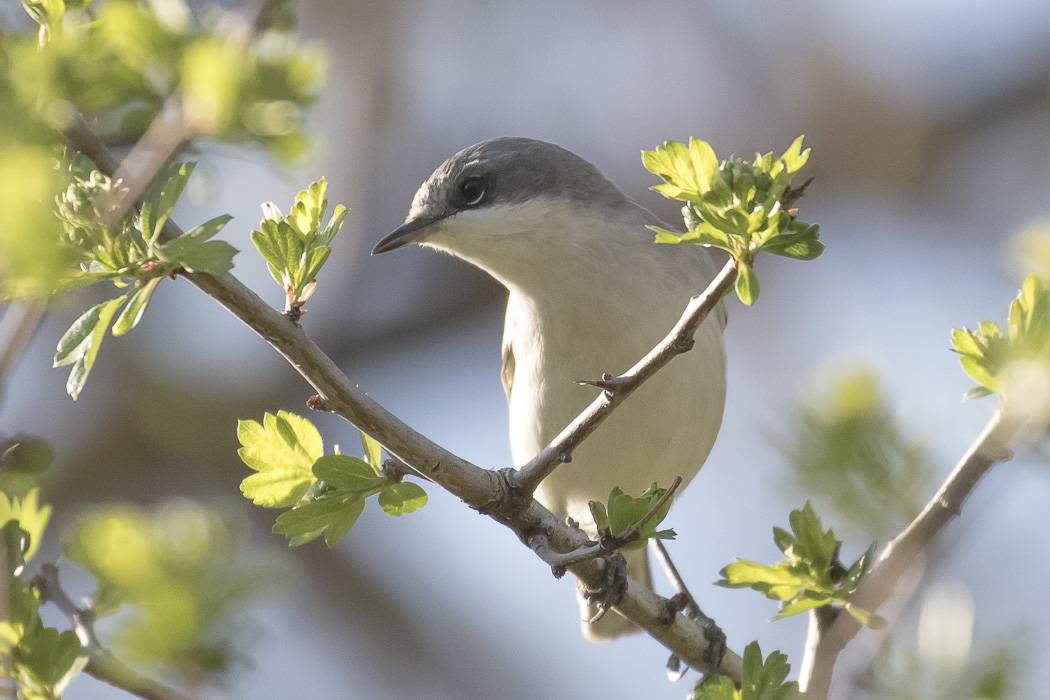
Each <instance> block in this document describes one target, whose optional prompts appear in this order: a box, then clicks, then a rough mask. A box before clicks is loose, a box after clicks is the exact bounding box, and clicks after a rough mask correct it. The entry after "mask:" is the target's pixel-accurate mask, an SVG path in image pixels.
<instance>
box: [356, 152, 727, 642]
mask: <svg viewBox="0 0 1050 700" xmlns="http://www.w3.org/2000/svg"><path fill="white" fill-rule="evenodd" d="M647 225H656V226H661V227H664V228H669V227H668V226H667V225H666V224H664V223H663V222H661V221H660V220H659V219H658V218H657V217H656V216H655V215H653V214H652V213H651V212H650V211H648V210H647V209H645V208H644V207H642V206H640V205H638V204H636V203H635V202H634V201H632V200H631V199H630V198H629V197H628V196H627V195H625V194H624V193H623V192H622V191H621V190H620V188H619V187H617V186H616V185H615V184H614V183H613V182H612V181H610V180H609V179H608V178H606V177H605V176H604V175H603V174H602V173H601V172H600V171H599V170H598V168H597V167H596V166H594V165H593V164H592V163H590V162H588V161H587V160H585V159H584V158H582V157H581V156H578V155H577V154H575V153H573V152H572V151H570V150H568V149H566V148H563V147H561V146H557V145H555V144H552V143H547V142H544V141H539V140H536V139H530V138H522V137H503V138H496V139H492V140H489V141H484V142H482V143H478V144H476V145H474V146H471V147H469V148H466V149H464V150H462V151H460V152H458V153H456V154H455V155H453V156H452V157H450V158H448V159H447V160H446V161H445V162H444V163H442V164H441V165H440V166H439V167H438V168H437V169H436V170H435V171H434V172H433V174H432V175H431V176H430V177H429V178H428V179H427V180H426V181H425V182H424V183H423V184H422V185H421V186H420V187H419V190H418V191H417V192H416V194H415V196H414V198H413V199H412V204H411V207H410V209H409V212H408V215H407V217H406V219H405V222H404V224H403V225H402V226H400V227H398V228H397V229H396V230H395V231H393V232H392V233H391V234H390V235H388V236H386V237H385V238H383V239H382V240H381V241H380V242H379V243H378V244H377V245H376V246H375V248H374V249H373V251H372V254H373V255H378V254H380V253H385V252H388V251H392V250H395V249H398V248H402V247H404V246H407V245H409V244H416V245H419V246H422V247H424V248H432V249H436V250H438V251H442V252H444V253H448V254H451V255H453V256H454V257H456V258H459V259H461V260H464V261H466V262H468V263H470V264H472V265H475V266H476V267H478V268H480V269H482V270H484V271H485V272H487V273H488V274H489V275H491V276H492V277H493V278H495V279H496V280H497V281H498V282H500V283H501V284H502V285H503V286H504V287H506V289H507V290H508V298H507V311H506V317H505V321H504V329H503V342H502V370H501V379H502V384H503V388H504V390H505V392H506V396H507V401H508V406H509V433H510V448H511V456H512V458H513V460H514V466H515V467H517V468H520V467H521V466H523V465H524V464H526V463H527V462H528V461H529V460H531V459H532V458H533V457H534V456H535V455H536V454H537V453H538V452H539V451H540V450H541V449H543V447H545V446H546V445H547V444H548V443H549V442H551V441H552V440H553V439H554V438H555V437H556V436H557V435H558V433H560V432H561V431H562V429H564V428H565V426H566V425H568V424H569V423H570V422H571V421H572V420H573V419H574V418H575V417H576V416H577V415H578V414H579V413H580V412H581V411H582V410H583V409H584V408H586V407H587V405H588V404H589V403H590V402H591V401H592V400H593V399H594V393H593V388H591V390H590V391H588V388H587V387H586V386H581V385H580V384H579V383H578V382H580V381H581V380H588V379H591V380H593V379H597V378H600V377H602V376H603V374H606V373H609V374H612V375H614V376H615V375H617V374H620V373H622V372H624V371H626V370H627V369H629V368H630V367H631V366H633V365H634V364H635V363H636V362H637V361H638V360H639V359H640V358H641V357H643V356H644V355H645V353H647V352H648V351H649V350H650V349H652V348H653V346H655V345H656V344H657V343H658V342H659V341H660V340H661V339H662V338H663V337H664V336H665V335H667V333H668V332H669V331H670V330H671V328H672V326H673V325H674V323H675V322H676V321H677V320H678V318H679V317H680V315H681V313H682V310H683V308H684V306H685V304H686V303H687V302H688V300H689V298H690V297H691V296H693V295H695V294H698V293H699V292H701V291H702V290H703V289H704V288H705V287H706V286H707V284H708V283H709V282H710V281H711V280H712V279H713V278H714V276H715V275H716V273H717V265H716V263H715V261H714V259H713V258H712V257H711V255H710V254H709V252H708V251H707V250H706V249H704V248H701V247H699V246H691V245H677V246H670V245H657V244H655V243H654V239H653V234H652V233H651V232H650V231H649V230H647V229H646V226H647ZM725 325H726V312H725V308H724V306H723V305H722V303H721V302H720V303H719V305H718V306H717V307H716V309H715V311H714V312H713V313H712V314H711V315H710V316H709V317H708V318H707V319H705V321H704V322H703V323H702V324H701V326H700V328H699V329H698V331H697V333H696V336H695V344H694V346H693V349H692V350H691V351H690V352H687V353H685V354H683V355H681V356H679V357H677V358H675V359H674V360H673V361H672V362H671V363H670V364H669V365H668V366H667V367H665V368H664V369H663V370H661V371H660V372H658V373H656V374H655V375H654V376H653V377H651V378H650V379H649V380H648V381H647V382H646V383H645V384H643V385H642V386H641V387H640V388H639V389H638V390H637V391H636V392H635V393H634V394H632V395H631V397H630V398H628V399H627V400H626V401H625V402H624V403H623V404H621V405H620V406H619V407H618V408H617V410H616V411H614V412H613V413H612V415H610V417H609V418H608V419H607V420H606V421H605V422H604V423H603V424H602V425H601V426H599V427H598V429H597V430H596V431H595V432H594V434H592V435H591V436H590V437H589V438H588V439H587V440H585V441H584V442H583V443H582V444H580V445H579V446H578V447H577V448H576V449H575V450H574V452H573V454H572V459H571V462H570V463H567V464H563V465H560V466H559V467H558V468H557V469H556V470H555V471H554V472H553V473H552V474H551V475H550V476H548V477H547V478H546V479H545V480H544V481H543V482H542V483H541V484H540V485H539V487H538V488H537V490H536V492H535V498H536V500H537V501H539V502H540V503H541V504H542V505H544V506H545V507H546V508H548V509H549V510H550V511H551V512H553V513H554V514H555V515H558V516H559V517H561V518H565V519H569V518H571V519H572V520H573V521H575V522H576V523H577V524H579V525H580V526H581V527H583V528H584V529H585V530H586V531H588V532H589V534H591V535H592V536H594V535H596V528H595V525H594V521H593V518H592V516H591V513H590V508H589V503H590V501H592V500H597V501H601V502H603V503H604V502H606V501H607V500H608V498H609V496H610V492H611V491H612V489H613V488H614V487H617V486H618V487H620V488H621V489H622V490H623V492H624V493H627V494H629V495H632V496H640V495H641V493H642V492H643V491H644V490H645V489H646V488H648V487H649V486H650V485H651V484H652V483H653V482H656V483H657V484H659V485H660V486H662V487H665V488H666V487H667V486H669V485H670V483H671V482H672V481H673V480H674V478H675V477H676V476H680V477H682V479H683V486H684V485H685V483H687V482H688V481H689V480H690V479H691V478H692V477H693V476H694V475H695V474H696V473H697V472H698V471H699V469H700V467H701V465H702V464H703V463H704V461H705V460H706V458H707V456H708V453H709V452H710V451H711V448H712V446H713V445H714V442H715V438H716V436H717V435H718V430H719V427H720V425H721V421H722V413H723V409H724V406H725V396H726V356H725V346H724V342H723V337H722V336H723V331H724V329H725ZM679 493H680V492H679ZM614 534H615V533H614ZM624 555H625V557H626V559H627V573H628V575H629V576H630V577H631V578H632V579H634V580H636V581H637V582H639V583H642V584H644V585H646V586H648V587H650V588H652V585H653V584H652V574H651V570H650V566H649V560H648V552H647V550H646V549H645V548H642V549H637V550H629V551H626V552H625V553H624ZM580 605H581V623H582V631H583V636H584V637H585V638H586V639H588V640H590V641H604V640H609V639H613V638H616V637H619V636H621V635H624V634H629V633H632V632H636V631H639V629H638V628H637V627H636V626H635V625H634V624H633V623H631V622H630V621H629V620H627V619H626V618H623V617H621V616H619V615H616V614H608V615H604V616H598V615H596V607H595V605H594V604H593V603H588V601H587V600H585V599H584V598H583V597H581V599H580ZM596 617H597V618H599V619H595V618H596Z"/></svg>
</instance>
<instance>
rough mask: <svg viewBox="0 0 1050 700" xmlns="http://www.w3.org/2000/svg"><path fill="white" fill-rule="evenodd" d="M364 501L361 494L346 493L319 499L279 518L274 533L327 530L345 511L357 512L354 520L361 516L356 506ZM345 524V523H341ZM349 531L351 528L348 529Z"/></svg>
mask: <svg viewBox="0 0 1050 700" xmlns="http://www.w3.org/2000/svg"><path fill="white" fill-rule="evenodd" d="M357 503H361V504H362V505H361V507H362V508H363V506H364V499H363V498H361V496H360V494H356V493H346V494H336V495H334V496H329V497H324V498H318V499H317V500H315V501H310V502H309V503H305V504H303V505H300V506H296V507H295V508H293V509H291V510H289V511H285V512H284V513H281V514H280V515H279V516H277V521H276V523H275V524H274V527H273V531H274V532H276V533H278V534H281V535H289V536H292V535H303V534H306V533H309V532H313V531H315V530H321V529H323V528H326V527H328V526H329V524H331V523H332V522H334V521H336V520H338V519H339V518H340V517H341V515H345V514H344V511H348V510H349V511H350V512H353V511H356V515H354V519H355V520H356V518H357V516H358V515H360V514H361V511H360V508H359V507H358V506H357V505H355V504H357ZM341 524H345V523H341ZM347 529H348V530H349V528H347Z"/></svg>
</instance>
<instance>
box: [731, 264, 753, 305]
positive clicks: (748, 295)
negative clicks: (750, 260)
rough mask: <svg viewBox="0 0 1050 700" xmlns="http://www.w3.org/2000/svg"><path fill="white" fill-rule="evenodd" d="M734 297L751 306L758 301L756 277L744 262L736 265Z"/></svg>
mask: <svg viewBox="0 0 1050 700" xmlns="http://www.w3.org/2000/svg"><path fill="white" fill-rule="evenodd" d="M736 295H737V296H738V297H740V301H742V302H744V303H745V304H747V305H748V306H751V305H752V304H754V303H755V301H756V300H757V299H758V276H757V275H755V271H754V269H753V268H752V267H751V266H750V265H748V264H747V263H745V262H740V263H738V264H737V275H736Z"/></svg>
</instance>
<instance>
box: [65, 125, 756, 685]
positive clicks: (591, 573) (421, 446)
mask: <svg viewBox="0 0 1050 700" xmlns="http://www.w3.org/2000/svg"><path fill="white" fill-rule="evenodd" d="M65 135H66V138H67V140H68V141H69V143H70V145H72V146H73V147H74V148H76V149H77V150H79V151H81V152H82V153H84V154H85V155H87V156H88V157H90V158H91V159H92V160H93V161H94V162H95V163H96V165H98V167H99V169H100V170H102V171H103V172H105V173H106V174H110V175H111V174H112V170H107V168H110V167H116V165H115V164H116V163H117V160H116V158H114V157H113V155H112V153H110V152H109V149H108V148H106V146H105V144H104V143H102V141H101V140H100V139H99V138H98V136H97V135H96V134H94V132H92V131H91V129H90V128H87V125H86V124H85V123H84V122H83V120H82V119H78V120H75V121H74V124H73V126H72V127H71V128H70V129H69V130H67V131H66V133H65ZM179 235H182V230H181V229H180V228H179V227H178V226H177V225H176V224H175V223H174V222H173V221H172V220H171V219H170V218H169V219H168V220H167V221H166V222H165V224H164V228H163V230H162V232H161V235H160V238H161V240H170V239H171V238H174V237H175V236H179ZM184 276H185V277H186V278H187V279H188V280H190V281H191V282H192V283H193V284H195V285H196V286H197V287H199V288H200V289H201V290H202V291H204V293H205V294H208V295H209V296H210V297H212V298H213V299H215V300H216V301H217V302H218V303H219V304H221V305H222V306H224V307H225V308H226V309H227V310H229V311H230V313H232V314H233V315H234V316H235V317H237V318H238V319H240V320H241V321H242V322H243V323H244V324H245V325H246V326H248V327H249V328H251V329H252V330H253V331H255V332H256V333H257V334H258V335H259V336H260V337H261V338H262V339H263V340H265V341H266V342H267V343H269V344H270V345H271V346H272V347H273V348H274V349H275V350H277V351H278V352H279V353H280V354H281V355H282V356H284V358H285V359H286V360H288V362H289V363H290V364H291V365H292V366H293V367H294V368H295V369H296V371H298V372H299V373H300V374H301V375H302V376H303V378H304V379H306V380H307V382H309V383H310V385H311V386H312V387H313V388H314V390H315V391H316V392H317V394H318V396H319V398H318V400H317V401H316V403H317V404H318V405H321V406H323V407H324V408H325V409H326V410H329V411H331V412H333V413H335V414H337V415H339V416H342V417H343V418H345V419H346V420H347V421H349V422H350V423H352V424H353V425H355V426H356V427H357V428H358V429H360V430H362V431H364V432H365V433H367V434H368V435H371V436H372V437H373V438H375V440H377V441H378V442H379V443H380V444H381V445H383V447H384V448H386V450H387V452H389V453H390V454H391V455H393V456H395V457H397V458H398V459H400V460H402V461H403V462H405V464H408V465H410V466H411V467H412V468H413V469H415V470H416V471H418V472H419V473H421V474H423V475H424V476H426V477H427V478H428V479H430V480H431V481H433V482H434V483H435V484H437V485H439V486H440V487H441V488H443V489H445V490H446V491H448V492H450V493H451V494H453V495H454V496H456V497H458V498H460V499H461V500H463V501H464V502H465V503H467V504H468V505H469V506H471V507H473V508H475V509H477V510H479V511H481V512H483V513H486V514H487V515H489V516H490V517H492V518H493V519H495V520H496V521H497V522H500V523H502V524H504V525H506V526H507V527H509V528H510V529H511V530H513V531H514V532H515V533H516V534H517V535H518V537H519V538H520V539H521V541H522V542H524V543H528V540H529V537H531V536H532V535H534V534H535V533H536V532H544V533H547V536H548V537H549V541H550V545H551V546H552V547H553V548H555V549H556V550H557V551H572V550H574V549H576V548H578V547H579V546H581V545H582V544H584V542H586V541H587V536H586V535H585V534H584V533H583V532H582V531H581V530H579V529H578V528H571V527H568V526H567V525H566V524H565V523H564V522H562V521H561V519H560V518H557V517H555V516H554V514H553V513H551V512H550V511H549V510H547V509H546V508H544V507H543V506H542V505H540V504H539V503H537V502H536V501H535V499H533V498H532V497H531V492H530V493H529V495H528V497H527V498H521V497H520V494H521V492H520V490H517V489H515V488H513V487H514V485H515V484H514V482H513V481H512V480H513V478H514V477H513V474H514V471H513V470H502V471H499V472H497V471H490V470H487V469H482V468H480V467H478V466H476V465H474V464H471V463H470V462H468V461H466V460H464V459H462V458H461V457H459V456H457V455H455V454H453V453H451V452H449V451H448V450H446V449H445V448H443V447H441V446H440V445H438V444H436V443H435V442H433V441H432V440H430V439H429V438H427V437H425V436H424V435H422V434H420V433H418V432H417V431H415V430H414V429H412V428H411V427H410V426H408V425H407V424H406V423H404V422H403V421H401V420H400V419H399V418H397V417H396V416H394V415H393V414H392V413H390V412H389V411H387V410H386V409H385V408H383V407H382V406H380V405H379V404H378V403H376V402H375V401H374V400H373V399H372V398H371V397H370V396H368V395H367V394H366V393H365V392H364V391H363V390H362V389H360V388H359V387H358V386H357V385H356V384H355V383H353V382H351V381H350V380H349V379H347V377H346V376H345V375H344V374H343V373H342V371H341V370H340V369H339V368H338V367H337V366H336V365H335V363H334V362H332V360H331V359H330V358H329V357H328V356H327V355H325V354H324V353H323V352H322V351H321V350H320V349H319V348H318V347H317V346H316V345H315V344H314V343H313V341H312V340H310V338H309V337H308V336H307V335H306V332H305V330H304V329H303V328H302V327H301V326H298V325H296V324H293V323H292V322H291V321H289V320H288V319H287V318H286V317H285V316H284V315H282V314H281V313H279V312H278V311H276V310H275V309H274V308H272V307H271V306H269V305H268V304H266V303H265V302H264V301H263V300H262V299H260V298H259V296H258V295H256V294H255V293H254V292H252V291H251V290H250V289H248V288H247V287H245V286H244V285H243V284H242V283H241V282H240V281H238V280H237V279H236V278H234V277H233V276H232V275H223V276H221V277H216V276H213V275H208V274H205V273H199V272H192V273H185V275H184ZM735 276H736V270H735V268H733V267H732V266H727V267H726V268H725V269H723V270H722V272H721V273H720V274H719V276H718V277H717V278H716V279H715V281H714V282H712V284H711V286H709V287H708V289H707V290H706V291H705V292H704V293H703V294H701V295H700V296H699V297H695V298H694V299H693V300H692V301H691V302H690V304H689V306H688V307H687V309H686V313H685V315H684V316H683V319H682V320H681V321H679V323H678V324H677V325H676V327H675V330H673V331H672V333H671V336H669V337H673V340H672V342H675V340H677V339H678V335H679V331H678V329H679V328H680V327H688V326H693V325H695V326H699V324H700V321H701V320H702V318H703V316H704V315H706V314H707V313H708V312H709V311H710V310H711V309H712V308H714V306H715V305H716V304H717V303H718V301H719V300H720V299H721V298H722V296H723V295H724V293H725V292H726V291H728V289H729V287H730V285H731V284H732V281H733V279H734V278H735ZM693 331H695V328H693ZM689 337H690V338H691V335H689ZM665 344H666V343H661V345H660V346H657V348H656V349H654V351H653V353H650V355H653V354H654V353H657V354H660V355H661V357H662V356H663V353H664V352H667V353H668V357H667V359H668V360H669V359H670V357H671V356H673V355H674V354H677V353H678V352H681V351H682V348H677V349H674V351H673V352H672V351H668V350H664V351H662V352H661V348H663V347H664V346H665ZM687 344H688V343H687V342H685V343H683V345H682V347H683V348H684V347H685V346H686V345H687ZM648 357H649V356H647V358H648ZM664 364H666V360H664V361H662V362H660V361H656V362H652V363H649V362H646V361H643V362H642V363H639V365H637V366H636V367H635V368H634V369H632V372H635V371H637V372H639V374H640V375H642V376H639V378H638V379H637V380H633V379H632V382H636V383H635V384H634V387H636V386H637V384H640V383H641V382H642V381H644V379H646V378H648V377H649V376H651V375H652V374H653V373H654V372H655V371H656V370H657V369H658V368H659V367H661V366H663V365H664ZM630 374H631V373H630V372H629V373H628V375H630ZM617 395H620V392H619V391H618V392H617ZM620 400H622V395H621V399H617V400H616V403H619V401H620ZM611 410H612V406H609V407H606V408H602V409H600V412H601V414H602V415H601V418H604V417H605V416H606V415H608V413H609V412H610V411H611ZM586 415H587V412H586V411H585V412H584V414H583V416H582V417H585V416H586ZM579 421H580V419H577V421H575V422H574V425H575V424H576V423H577V422H579ZM596 426H597V423H596V422H593V419H592V421H591V422H590V423H589V426H588V427H587V428H585V429H583V430H581V431H579V432H576V433H573V435H572V436H571V437H570V439H569V440H568V441H567V444H568V443H571V445H572V446H575V445H577V444H579V442H580V441H582V440H583V438H584V437H586V435H589V434H590V433H591V432H592V431H593V429H594V427H596ZM570 428H571V426H570ZM544 453H548V454H551V448H550V447H548V448H546V449H545V450H544ZM544 453H541V454H544ZM554 454H555V455H556V456H555V457H554V459H555V461H556V462H557V463H561V462H560V460H561V459H562V457H561V455H560V454H557V453H554ZM508 474H510V476H508ZM515 494H518V495H519V497H515ZM569 570H570V571H571V572H572V573H573V575H575V576H576V577H577V578H579V579H580V580H581V581H583V582H584V583H585V584H586V585H588V586H590V587H597V586H600V585H601V583H602V582H603V581H604V571H605V563H604V562H603V561H601V560H589V561H582V562H579V563H575V564H573V565H571V566H570V567H569ZM615 609H616V610H617V611H618V612H619V613H620V614H621V615H623V616H624V617H626V618H627V619H629V620H630V621H631V622H633V623H634V624H636V625H637V626H638V627H640V628H642V629H644V630H646V631H647V632H648V633H649V635H650V636H652V637H653V638H655V639H657V640H659V641H660V642H661V643H663V644H664V645H665V646H666V647H667V648H668V649H670V650H671V651H673V652H674V653H676V654H678V655H679V656H680V657H682V658H683V659H685V660H686V661H687V663H689V665H690V666H693V667H694V668H697V669H702V670H705V671H710V672H713V673H719V674H722V675H726V676H728V677H730V678H732V679H733V680H735V681H737V682H739V680H740V673H741V670H742V660H741V658H740V656H739V655H737V654H735V653H733V652H727V653H726V654H725V655H724V656H723V659H722V663H721V664H720V666H719V667H718V668H717V669H714V668H708V666H709V663H708V660H707V654H708V650H709V646H710V645H709V643H708V641H707V639H706V637H705V634H704V630H703V628H702V627H701V626H700V625H699V624H698V623H697V622H695V621H693V620H690V619H688V618H687V617H686V616H684V615H675V616H674V618H673V619H672V620H671V621H670V622H669V621H668V619H667V618H668V616H667V610H668V601H667V599H666V598H663V597H661V596H658V595H657V594H656V593H654V592H653V591H651V590H649V589H648V588H647V587H645V586H642V585H641V584H639V583H637V582H634V581H628V588H627V593H626V595H625V597H624V599H623V600H622V601H621V603H620V604H619V605H617V606H616V608H615Z"/></svg>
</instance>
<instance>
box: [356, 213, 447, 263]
mask: <svg viewBox="0 0 1050 700" xmlns="http://www.w3.org/2000/svg"><path fill="white" fill-rule="evenodd" d="M447 216H448V215H447V214H437V215H435V216H424V217H420V218H418V219H412V220H411V221H406V222H405V223H403V224H401V225H400V226H398V227H397V228H396V229H394V231H393V232H392V233H391V234H390V235H388V236H387V237H386V238H384V239H383V240H381V241H379V243H376V247H375V248H373V249H372V255H379V254H380V253H386V252H388V251H391V250H397V249H398V248H403V247H405V246H406V245H408V244H409V243H415V242H416V241H418V240H419V239H420V238H422V237H423V235H424V234H425V233H426V228H427V227H428V226H430V225H431V224H434V223H437V222H438V221H441V220H442V219H444V218H446V217H447Z"/></svg>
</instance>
